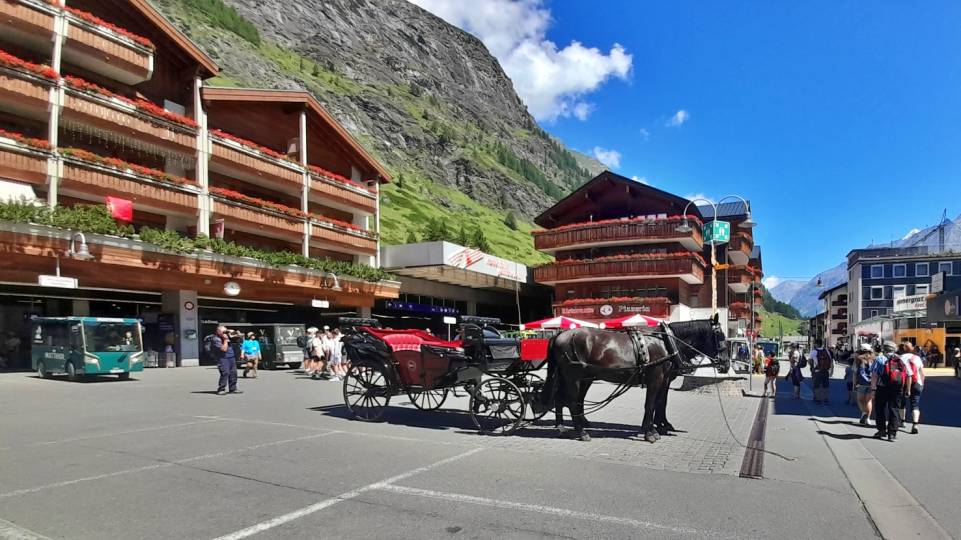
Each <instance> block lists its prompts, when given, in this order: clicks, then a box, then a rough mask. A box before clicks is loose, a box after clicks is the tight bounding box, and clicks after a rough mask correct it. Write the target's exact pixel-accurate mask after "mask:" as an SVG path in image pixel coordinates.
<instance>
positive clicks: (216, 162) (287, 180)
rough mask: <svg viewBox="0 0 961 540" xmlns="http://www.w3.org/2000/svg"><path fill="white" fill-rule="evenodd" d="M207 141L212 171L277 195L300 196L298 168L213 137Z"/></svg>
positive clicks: (301, 173)
mask: <svg viewBox="0 0 961 540" xmlns="http://www.w3.org/2000/svg"><path fill="white" fill-rule="evenodd" d="M210 141H211V146H212V148H211V154H210V169H211V170H212V171H215V172H218V173H221V174H225V175H227V176H231V177H234V178H238V179H240V180H246V181H249V182H252V183H255V184H258V185H261V186H264V187H269V188H272V189H276V190H279V191H284V192H288V193H297V194H298V195H299V194H300V193H301V190H302V189H303V182H304V180H303V179H304V176H303V172H302V171H303V169H301V167H300V165H297V164H295V163H290V162H287V161H285V160H283V159H279V158H274V157H271V156H268V155H266V154H263V153H261V152H259V151H257V150H255V149H253V148H249V147H247V146H246V145H243V144H241V143H238V142H236V141H231V140H229V139H225V138H221V137H218V136H216V135H213V134H211V136H210Z"/></svg>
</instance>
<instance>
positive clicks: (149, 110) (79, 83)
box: [63, 75, 197, 128]
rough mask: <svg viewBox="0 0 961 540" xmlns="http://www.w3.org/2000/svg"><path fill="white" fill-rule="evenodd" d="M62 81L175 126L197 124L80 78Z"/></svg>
mask: <svg viewBox="0 0 961 540" xmlns="http://www.w3.org/2000/svg"><path fill="white" fill-rule="evenodd" d="M63 80H64V82H66V83H67V85H69V86H71V87H73V88H76V89H77V90H83V91H85V92H91V93H94V94H99V95H101V96H103V97H106V98H113V99H117V100H120V101H122V102H124V103H126V104H128V105H132V106H133V107H136V109H137V110H138V111H140V112H142V113H145V114H149V115H151V116H156V117H159V118H163V119H164V120H169V121H171V122H175V123H177V124H181V125H184V126H187V127H192V128H196V127H197V122H195V121H194V120H193V119H192V118H187V117H186V116H184V115H182V114H177V113H175V112H171V111H168V110H166V109H164V108H162V107H160V106H158V105H156V104H155V103H151V102H149V101H147V100H145V99H130V98H128V97H124V96H121V95H119V94H116V93H114V92H111V91H110V90H107V89H106V88H104V87H102V86H99V85H96V84H94V83H92V82H89V81H85V80H83V79H81V78H80V77H73V76H71V75H67V76H66V77H64V78H63Z"/></svg>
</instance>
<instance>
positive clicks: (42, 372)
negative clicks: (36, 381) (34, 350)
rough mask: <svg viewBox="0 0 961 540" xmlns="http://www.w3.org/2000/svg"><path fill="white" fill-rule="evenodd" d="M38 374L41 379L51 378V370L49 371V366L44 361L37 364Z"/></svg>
mask: <svg viewBox="0 0 961 540" xmlns="http://www.w3.org/2000/svg"><path fill="white" fill-rule="evenodd" d="M37 376H38V377H40V378H41V379H49V378H50V372H49V371H47V366H45V365H44V364H43V362H42V361H41V362H39V363H38V364H37Z"/></svg>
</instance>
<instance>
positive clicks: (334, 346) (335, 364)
mask: <svg viewBox="0 0 961 540" xmlns="http://www.w3.org/2000/svg"><path fill="white" fill-rule="evenodd" d="M340 338H341V334H340V328H334V330H333V332H331V338H330V353H329V356H328V358H330V361H329V364H330V371H331V373H332V374H333V376H332V377H331V378H330V380H332V381H341V380H343V378H344V377H346V376H347V370H346V368H345V367H344V362H343V358H344V355H343V346H344V344H343V343H341V341H340Z"/></svg>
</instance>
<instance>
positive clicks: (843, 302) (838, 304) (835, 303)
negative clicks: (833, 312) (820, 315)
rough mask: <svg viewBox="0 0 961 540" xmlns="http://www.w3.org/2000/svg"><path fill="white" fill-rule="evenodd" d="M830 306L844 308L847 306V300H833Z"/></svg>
mask: <svg viewBox="0 0 961 540" xmlns="http://www.w3.org/2000/svg"><path fill="white" fill-rule="evenodd" d="M831 305H832V306H836V307H845V306H847V305H848V300H847V298H845V299H844V300H835V301H833V302H831Z"/></svg>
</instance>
